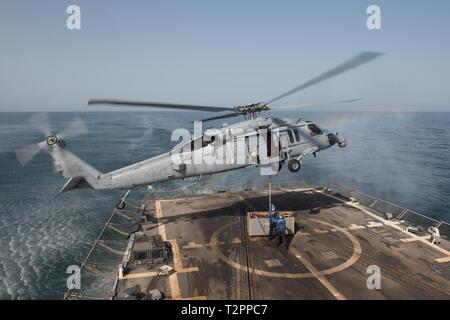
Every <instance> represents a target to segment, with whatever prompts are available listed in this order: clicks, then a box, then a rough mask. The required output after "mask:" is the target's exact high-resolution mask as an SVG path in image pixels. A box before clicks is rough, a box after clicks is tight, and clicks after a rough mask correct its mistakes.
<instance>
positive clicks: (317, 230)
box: [314, 229, 330, 234]
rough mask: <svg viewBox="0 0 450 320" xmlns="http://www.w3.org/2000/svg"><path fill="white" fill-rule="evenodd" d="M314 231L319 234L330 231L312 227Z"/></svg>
mask: <svg viewBox="0 0 450 320" xmlns="http://www.w3.org/2000/svg"><path fill="white" fill-rule="evenodd" d="M314 232H315V233H319V234H321V233H329V232H330V231H329V230H322V229H314Z"/></svg>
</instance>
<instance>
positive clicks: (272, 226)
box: [269, 203, 278, 240]
mask: <svg viewBox="0 0 450 320" xmlns="http://www.w3.org/2000/svg"><path fill="white" fill-rule="evenodd" d="M277 216H278V212H277V210H276V209H275V206H274V205H273V203H269V223H270V229H269V240H272V239H273V238H274V237H275V226H276V218H277Z"/></svg>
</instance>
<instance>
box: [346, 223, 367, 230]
mask: <svg viewBox="0 0 450 320" xmlns="http://www.w3.org/2000/svg"><path fill="white" fill-rule="evenodd" d="M365 228H366V226H359V225H357V224H351V225H350V227H348V230H359V229H365Z"/></svg>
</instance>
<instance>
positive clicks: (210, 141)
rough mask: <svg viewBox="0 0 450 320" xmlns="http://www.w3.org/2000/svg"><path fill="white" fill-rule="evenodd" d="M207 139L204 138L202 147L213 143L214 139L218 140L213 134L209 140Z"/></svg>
mask: <svg viewBox="0 0 450 320" xmlns="http://www.w3.org/2000/svg"><path fill="white" fill-rule="evenodd" d="M206 139H207V138H205V139H204V140H202V148H204V147H206V146H207V145H209V144H210V143H213V142H214V140H216V137H215V136H211V137H210V138H209V141H208V140H206Z"/></svg>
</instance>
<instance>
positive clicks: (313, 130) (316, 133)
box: [308, 123, 323, 136]
mask: <svg viewBox="0 0 450 320" xmlns="http://www.w3.org/2000/svg"><path fill="white" fill-rule="evenodd" d="M308 129H309V131H310V132H311V135H312V136H319V135H321V134H323V131H322V130H321V129H320V128H319V127H318V126H316V125H315V124H314V123H310V124H308Z"/></svg>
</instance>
